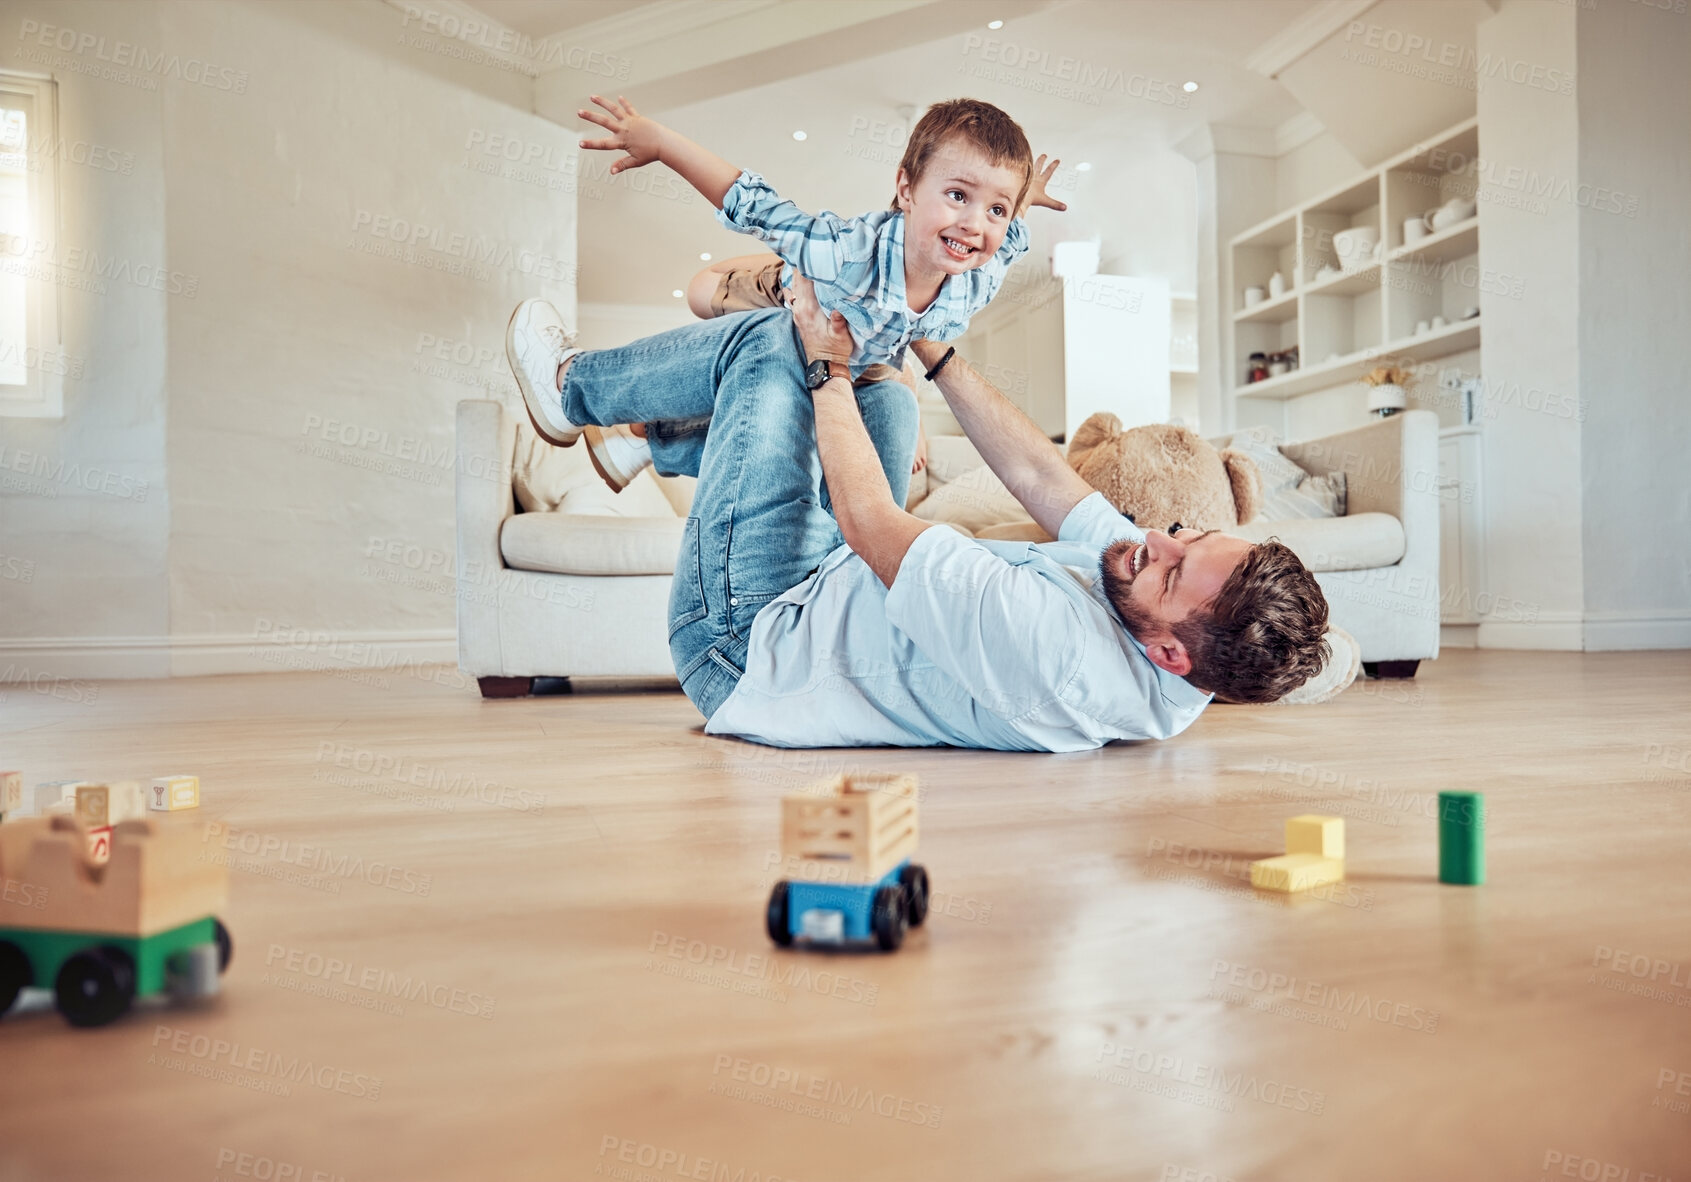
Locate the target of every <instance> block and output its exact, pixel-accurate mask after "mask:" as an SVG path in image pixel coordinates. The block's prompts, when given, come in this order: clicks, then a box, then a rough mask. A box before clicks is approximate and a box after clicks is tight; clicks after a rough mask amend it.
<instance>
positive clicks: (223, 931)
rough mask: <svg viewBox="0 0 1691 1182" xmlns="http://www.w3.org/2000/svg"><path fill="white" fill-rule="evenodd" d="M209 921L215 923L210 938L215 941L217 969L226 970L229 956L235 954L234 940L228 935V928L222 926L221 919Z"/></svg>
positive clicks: (221, 971) (222, 971) (219, 970)
mask: <svg viewBox="0 0 1691 1182" xmlns="http://www.w3.org/2000/svg"><path fill="white" fill-rule="evenodd" d="M211 922H212V923H214V924H216V925H217V926H216V928H215V930H214V931H213V933H212V938H213V939H214V940H216V941H217V971H218V972H220V973H224V972H228V971H229V958H230V957H232V956H234V955H235V941H234V939H233V938H232V937H231V936H230V935H229V929H228V928H226V927H224V926H223V921H222V920H221V919H213V920H212V921H211Z"/></svg>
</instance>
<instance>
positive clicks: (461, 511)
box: [455, 399, 517, 677]
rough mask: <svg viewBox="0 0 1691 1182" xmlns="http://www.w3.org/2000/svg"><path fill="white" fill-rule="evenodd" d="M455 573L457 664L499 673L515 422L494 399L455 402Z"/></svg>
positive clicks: (512, 499)
mask: <svg viewBox="0 0 1691 1182" xmlns="http://www.w3.org/2000/svg"><path fill="white" fill-rule="evenodd" d="M457 430H458V437H457V476H456V481H455V485H456V497H457V523H458V530H457V539H458V544H457V550H458V557H457V567H458V569H457V575H458V665H459V667H460V668H462V669H463V670H464V671H465V672H467V673H470V674H473V675H475V676H477V677H488V676H498V675H500V674H502V673H503V661H504V654H503V651H502V649H501V647H500V640H499V595H498V588H499V578H500V574H501V572H502V571H503V570H504V568H505V560H504V558H503V557H502V556H501V555H500V553H499V532H500V530H502V529H503V528H504V526H505V519H506V518H508V517H510V516H511V515H512V514H513V513H514V512H515V511H516V498H515V496H514V494H513V491H512V488H511V456H512V453H513V451H514V450H515V447H516V441H517V421H516V419H514V418H512V417H511V416H510V415H508V414H506V413H505V408H504V407H503V406H502V405H501V404H499V403H497V402H492V401H488V400H482V399H469V400H466V401H464V402H460V403H459V404H458V424H457Z"/></svg>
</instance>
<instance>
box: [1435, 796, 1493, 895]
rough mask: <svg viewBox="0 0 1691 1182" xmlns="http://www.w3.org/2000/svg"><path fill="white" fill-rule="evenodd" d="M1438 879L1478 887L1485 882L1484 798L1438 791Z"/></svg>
mask: <svg viewBox="0 0 1691 1182" xmlns="http://www.w3.org/2000/svg"><path fill="white" fill-rule="evenodd" d="M1439 881H1440V882H1449V883H1456V884H1458V885H1460V886H1479V885H1480V884H1481V883H1483V882H1484V881H1485V797H1484V796H1483V795H1482V794H1481V793H1478V792H1441V793H1439Z"/></svg>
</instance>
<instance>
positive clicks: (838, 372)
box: [804, 358, 851, 390]
mask: <svg viewBox="0 0 1691 1182" xmlns="http://www.w3.org/2000/svg"><path fill="white" fill-rule="evenodd" d="M829 378H844V379H845V380H846V381H848V382H849V381H851V369H850V367H848V366H847V365H846V364H845V363H844V362H843V361H829V360H828V359H826V358H823V359H822V360H821V361H812V362H811V363H810V364H809V365H807V366H805V367H804V388H805V389H806V390H820V389H821V388H822V383H823V382H826V381H827V380H828V379H829Z"/></svg>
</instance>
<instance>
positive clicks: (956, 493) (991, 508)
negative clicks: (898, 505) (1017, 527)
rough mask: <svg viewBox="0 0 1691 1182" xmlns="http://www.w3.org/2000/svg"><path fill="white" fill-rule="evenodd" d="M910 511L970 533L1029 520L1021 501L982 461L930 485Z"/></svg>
mask: <svg viewBox="0 0 1691 1182" xmlns="http://www.w3.org/2000/svg"><path fill="white" fill-rule="evenodd" d="M930 487H932V486H931V485H930ZM910 512H911V513H912V514H914V515H915V516H917V517H920V518H921V519H922V520H923V521H933V522H938V523H940V524H943V525H960V526H962V527H964V528H965V529H967V530H968V531H969V532H970V533H972V534H979V533H980V531H981V530H983V529H986V528H987V527H988V526H993V525H1003V524H1005V523H1006V522H1012V521H1026V520H1028V511H1027V510H1026V509H1024V508H1022V503H1021V502H1020V501H1018V500H1017V499H1016V498H1015V497H1014V496H1012V495H1011V494H1010V490H1009V489H1007V488H1005V487H1004V484H1003V482H1002V481H1000V480H999V479H998V477H996V476H994V475H993V473H992V469H991V468H988V467H987V466H986V465H985V464H980V465H978V466H976V467H974V468H972V469H970V470H969V471H967V472H964V473H963V474H962V475H960V476H958V477H957V478H956V479H955V480H952V481H951V482H949V483H947V484H941V485H939V486H938V487H937V488H933V490H932V491H931V492H930V493H929V494H928V495H927V496H926V497H924V498H923V499H922V503H921V504H919V505H917V506H916V507H915V508H914V509H912V510H911V511H910Z"/></svg>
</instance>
